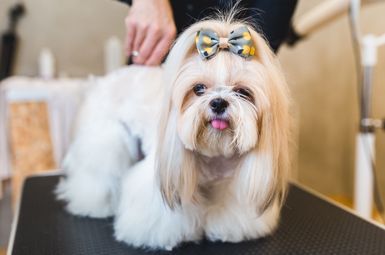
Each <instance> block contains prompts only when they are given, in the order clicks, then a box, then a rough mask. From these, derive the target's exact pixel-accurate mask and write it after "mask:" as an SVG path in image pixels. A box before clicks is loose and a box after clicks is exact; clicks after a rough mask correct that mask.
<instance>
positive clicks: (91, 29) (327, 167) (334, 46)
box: [0, 0, 385, 197]
mask: <svg viewBox="0 0 385 255" xmlns="http://www.w3.org/2000/svg"><path fill="white" fill-rule="evenodd" d="M13 2H15V1H11V0H1V1H0V29H1V30H3V28H4V27H5V20H6V19H5V16H4V15H5V11H6V8H7V7H8V6H9V4H10V3H13ZM24 2H25V4H26V7H27V11H28V14H27V16H26V17H25V18H23V20H22V21H21V23H20V27H19V30H18V31H19V34H20V39H21V42H20V51H19V55H18V59H17V68H16V72H17V74H22V75H36V74H37V57H38V55H39V51H40V49H41V48H42V47H49V48H51V49H52V51H53V52H54V54H55V56H56V59H57V64H58V68H59V69H60V70H61V71H62V72H65V73H67V74H68V75H69V76H86V75H88V74H89V73H94V74H103V69H104V66H103V44H104V42H105V40H106V39H107V38H108V37H109V36H112V35H117V36H118V37H120V38H123V35H124V25H123V20H124V17H125V15H126V13H127V7H126V6H124V5H122V4H120V3H118V2H115V1H112V0H82V1H75V0H67V1H58V0H57V1H52V0H25V1H24ZM320 2H321V0H306V1H305V0H302V1H300V3H299V6H298V9H297V13H296V17H299V16H300V15H301V14H302V13H304V12H305V11H306V10H308V9H310V8H311V7H313V6H315V5H316V4H318V3H320ZM383 13H385V4H378V5H373V6H371V7H368V8H366V9H365V10H364V11H363V13H362V14H363V18H362V22H363V26H364V30H365V31H373V33H380V32H381V31H383V32H385V29H384V28H385V18H384V16H383ZM279 58H280V59H281V62H282V65H283V67H284V70H285V72H286V74H287V77H288V80H289V84H290V87H291V90H292V94H293V98H294V101H295V103H296V107H297V109H296V111H297V112H298V114H297V115H298V116H297V122H298V126H299V132H298V133H299V141H298V153H299V156H298V163H297V165H298V176H299V180H300V181H301V182H303V183H305V184H306V185H309V186H311V187H313V188H315V189H317V190H319V191H321V192H323V193H325V194H328V195H343V196H348V197H350V196H351V194H352V191H353V172H354V150H355V148H354V145H355V144H354V142H355V133H356V131H357V122H358V108H357V93H356V79H355V70H354V62H353V56H352V46H351V41H350V35H349V29H348V20H347V17H346V16H345V17H343V18H340V19H339V20H338V21H337V22H335V23H333V24H331V25H330V26H328V27H326V28H324V29H322V30H321V31H319V32H318V33H316V34H314V35H312V36H310V37H309V38H308V39H306V40H305V41H303V42H301V43H300V44H298V45H297V46H296V47H295V48H287V47H283V48H282V49H281V51H280V53H279ZM384 68H385V49H382V50H381V51H380V56H379V63H378V67H377V70H376V72H375V84H376V85H375V88H374V90H375V93H374V108H373V112H374V115H375V116H379V117H381V116H385V98H384V96H385V72H384ZM377 137H378V142H377V170H378V175H379V178H380V181H381V183H382V184H384V183H385V171H384V170H385V157H384V156H383V155H384V152H385V135H384V133H383V132H378V136H377ZM381 186H382V187H381ZM380 187H381V190H382V192H383V195H384V197H385V185H380Z"/></svg>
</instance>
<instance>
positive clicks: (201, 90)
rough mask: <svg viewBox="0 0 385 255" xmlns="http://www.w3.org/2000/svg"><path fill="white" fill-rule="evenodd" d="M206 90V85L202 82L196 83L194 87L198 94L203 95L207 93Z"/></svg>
mask: <svg viewBox="0 0 385 255" xmlns="http://www.w3.org/2000/svg"><path fill="white" fill-rule="evenodd" d="M205 90H206V85H204V84H202V83H198V84H196V85H195V86H194V88H193V91H194V93H195V95H197V96H201V95H203V94H204V93H205Z"/></svg>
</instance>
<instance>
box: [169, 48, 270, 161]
mask: <svg viewBox="0 0 385 255" xmlns="http://www.w3.org/2000/svg"><path fill="white" fill-rule="evenodd" d="M264 73H265V68H264V66H263V65H262V64H261V63H260V62H258V61H253V60H245V59H243V58H241V57H239V56H237V55H235V54H233V53H231V52H220V53H218V54H217V55H216V56H215V57H214V58H212V59H210V60H202V59H201V58H200V57H199V56H197V55H193V56H191V57H190V58H188V59H187V60H186V62H185V63H184V64H183V65H182V67H181V69H180V71H179V73H178V75H177V78H176V80H175V86H174V90H173V95H172V100H173V104H174V105H175V106H176V107H177V108H178V109H179V114H178V117H177V119H178V120H177V129H178V130H177V132H178V134H179V138H180V139H181V141H182V142H183V144H184V146H185V147H186V148H187V149H189V150H191V151H195V152H197V153H200V154H202V155H205V156H208V157H216V156H224V157H231V156H233V155H234V154H239V155H242V154H244V153H246V152H248V151H249V150H251V149H252V148H254V147H255V146H256V144H257V142H258V134H259V129H260V127H259V124H260V121H259V120H260V119H261V118H262V114H263V111H264V109H267V108H268V104H269V101H268V98H267V97H266V94H265V93H264V88H263V87H264V85H265V84H266V82H267V81H265V80H264V76H266V75H265V74H264Z"/></svg>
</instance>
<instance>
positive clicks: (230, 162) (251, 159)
mask: <svg viewBox="0 0 385 255" xmlns="http://www.w3.org/2000/svg"><path fill="white" fill-rule="evenodd" d="M197 49H198V50H197ZM96 83H97V84H95V86H93V87H92V89H91V90H90V91H89V92H88V94H87V97H86V99H85V102H84V104H83V106H82V108H81V111H80V113H79V118H78V122H77V125H76V133H75V137H74V141H73V143H72V145H71V147H70V149H69V151H68V153H67V155H66V158H65V160H64V164H63V167H64V169H65V171H66V176H65V178H63V179H62V180H61V182H60V184H59V186H58V188H57V194H58V197H59V198H60V199H62V200H65V201H66V202H67V209H68V211H70V212H71V213H73V214H76V215H82V216H89V217H107V216H115V222H114V229H115V237H116V239H118V240H121V241H124V242H126V243H128V244H130V245H133V246H136V247H146V248H151V249H172V248H173V247H175V246H177V245H178V244H180V243H181V242H185V241H198V240H200V239H202V238H204V237H206V238H207V239H209V240H220V241H228V242H239V241H242V240H246V239H253V238H259V237H262V236H266V235H268V234H270V233H271V232H272V231H273V230H274V229H275V228H276V227H277V224H278V220H279V212H280V208H281V206H282V203H283V200H284V197H285V189H286V181H287V168H288V130H289V123H288V122H289V116H288V104H289V97H288V91H287V86H286V82H285V79H284V77H283V76H282V74H281V70H280V67H279V65H278V63H277V60H276V59H275V56H274V55H273V53H272V52H271V50H270V49H269V47H268V46H267V44H266V42H265V41H264V39H262V37H261V36H260V35H259V34H258V33H257V32H255V30H254V29H253V28H251V27H250V26H247V25H245V24H244V23H242V22H233V21H230V20H221V21H219V20H206V21H202V22H199V23H196V24H194V25H193V26H191V27H190V28H188V29H187V30H186V31H185V32H184V33H183V34H182V35H181V36H180V37H179V38H178V39H177V41H176V43H175V44H174V46H173V48H172V50H171V52H170V54H169V56H168V58H167V61H166V63H165V65H164V68H156V67H154V68H149V67H140V66H130V67H127V68H125V69H122V70H120V71H118V72H116V73H113V74H111V75H109V76H107V77H105V78H102V79H100V80H98V81H97V82H96ZM139 140H140V141H141V148H142V151H143V153H144V155H145V157H144V158H143V159H142V160H138V158H139V157H138V155H139V154H140V151H139V150H138V147H139V146H138V141H139Z"/></svg>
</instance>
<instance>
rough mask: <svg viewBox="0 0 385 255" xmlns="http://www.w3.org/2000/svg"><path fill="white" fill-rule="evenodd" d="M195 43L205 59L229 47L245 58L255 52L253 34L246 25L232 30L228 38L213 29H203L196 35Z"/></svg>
mask: <svg viewBox="0 0 385 255" xmlns="http://www.w3.org/2000/svg"><path fill="white" fill-rule="evenodd" d="M195 44H196V47H197V50H198V53H199V55H200V56H201V57H202V58H203V59H210V58H212V57H214V56H215V55H216V54H217V53H218V51H219V50H220V49H228V50H229V51H230V52H232V53H234V54H236V55H238V56H241V57H243V58H248V57H250V56H254V54H255V47H254V44H253V41H252V40H251V34H250V31H249V29H248V28H247V27H246V26H243V27H240V28H237V29H235V30H233V31H231V32H230V34H229V35H228V37H227V38H223V37H219V36H218V34H217V33H216V32H215V31H213V30H211V29H201V30H199V31H198V33H197V35H196V38H195Z"/></svg>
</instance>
